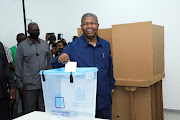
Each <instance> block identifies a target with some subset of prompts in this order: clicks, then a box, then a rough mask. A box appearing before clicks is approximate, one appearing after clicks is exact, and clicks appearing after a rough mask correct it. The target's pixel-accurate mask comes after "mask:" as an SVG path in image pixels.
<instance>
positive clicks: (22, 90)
mask: <svg viewBox="0 0 180 120" xmlns="http://www.w3.org/2000/svg"><path fill="white" fill-rule="evenodd" d="M18 89H19V92H20V93H21V95H24V94H25V93H26V91H25V88H24V86H22V87H20V88H18Z"/></svg>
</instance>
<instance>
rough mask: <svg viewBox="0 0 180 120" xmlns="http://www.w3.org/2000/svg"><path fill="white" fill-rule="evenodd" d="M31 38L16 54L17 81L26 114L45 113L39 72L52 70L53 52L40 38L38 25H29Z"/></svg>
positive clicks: (20, 46) (20, 45)
mask: <svg viewBox="0 0 180 120" xmlns="http://www.w3.org/2000/svg"><path fill="white" fill-rule="evenodd" d="M28 33H29V34H30V36H28V37H27V39H26V40H24V41H22V42H21V43H19V44H18V47H17V53H16V71H15V74H16V80H17V83H18V89H19V91H20V93H21V95H22V101H23V111H24V114H27V113H30V112H32V111H35V110H39V111H45V107H44V99H43V93H42V85H41V77H40V75H39V72H40V71H41V70H44V69H50V68H51V64H50V62H51V59H52V57H51V51H50V49H49V45H48V43H47V42H46V41H44V40H42V39H40V38H39V34H40V29H39V26H38V24H37V23H35V22H32V23H29V24H28Z"/></svg>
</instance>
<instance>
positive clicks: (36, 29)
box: [28, 25, 39, 32]
mask: <svg viewBox="0 0 180 120" xmlns="http://www.w3.org/2000/svg"><path fill="white" fill-rule="evenodd" d="M28 32H39V26H38V25H31V26H30V29H29V30H28Z"/></svg>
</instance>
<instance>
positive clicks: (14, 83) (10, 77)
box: [4, 51, 17, 89]
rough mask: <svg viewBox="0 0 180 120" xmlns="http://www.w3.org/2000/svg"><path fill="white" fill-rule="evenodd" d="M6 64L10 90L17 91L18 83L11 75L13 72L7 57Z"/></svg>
mask: <svg viewBox="0 0 180 120" xmlns="http://www.w3.org/2000/svg"><path fill="white" fill-rule="evenodd" d="M4 52H5V51H4ZM4 63H5V73H6V76H7V83H8V85H9V89H16V87H17V84H16V81H15V80H14V79H13V76H12V74H11V71H10V68H9V65H8V61H7V57H6V56H5V60H4Z"/></svg>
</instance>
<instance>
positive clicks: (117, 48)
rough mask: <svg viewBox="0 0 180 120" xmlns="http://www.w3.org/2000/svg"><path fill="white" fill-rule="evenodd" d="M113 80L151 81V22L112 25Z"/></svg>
mask: <svg viewBox="0 0 180 120" xmlns="http://www.w3.org/2000/svg"><path fill="white" fill-rule="evenodd" d="M112 44H113V63H114V77H115V79H123V80H124V79H131V80H152V79H153V54H152V46H153V45H152V22H142V23H132V24H122V25H113V27H112Z"/></svg>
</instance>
